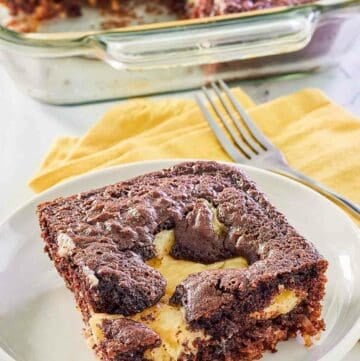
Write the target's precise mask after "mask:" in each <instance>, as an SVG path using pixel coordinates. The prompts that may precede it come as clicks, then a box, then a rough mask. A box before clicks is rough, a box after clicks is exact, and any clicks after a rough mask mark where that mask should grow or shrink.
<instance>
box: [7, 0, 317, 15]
mask: <svg viewBox="0 0 360 361" xmlns="http://www.w3.org/2000/svg"><path fill="white" fill-rule="evenodd" d="M156 1H158V2H159V1H161V0H156ZM313 1H314V0H217V1H214V0H163V2H164V3H165V5H166V6H168V7H169V8H170V9H171V10H173V11H176V12H177V13H178V14H179V15H180V16H181V17H185V18H201V17H208V16H215V15H226V14H232V13H240V12H244V11H250V10H258V9H266V8H271V7H277V6H292V5H299V4H304V3H308V2H313ZM128 2H129V1H128V0H127V1H126V0H125V1H120V0H0V4H4V5H6V6H7V7H8V8H9V10H10V13H11V14H12V15H15V16H16V15H19V14H26V15H27V16H32V18H33V19H35V20H43V19H49V18H53V17H55V16H59V15H66V16H68V17H77V16H80V15H81V13H82V8H83V7H84V6H91V7H98V8H101V9H103V10H107V11H110V12H117V13H119V14H121V13H122V9H126V6H125V7H124V3H125V4H127V3H128ZM152 3H154V0H153V1H149V4H152Z"/></svg>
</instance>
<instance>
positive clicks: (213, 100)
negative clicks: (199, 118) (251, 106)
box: [196, 80, 273, 162]
mask: <svg viewBox="0 0 360 361" xmlns="http://www.w3.org/2000/svg"><path fill="white" fill-rule="evenodd" d="M202 91H203V93H204V95H205V97H206V99H207V100H208V102H209V104H210V106H211V109H212V110H213V111H214V114H215V115H216V117H217V118H218V119H219V120H220V121H221V123H222V124H223V125H224V127H225V129H226V130H227V132H228V134H229V135H230V138H231V140H232V141H231V140H230V139H229V137H228V136H227V135H226V134H225V132H224V131H223V130H222V128H221V127H220V126H219V124H218V122H217V121H216V119H215V117H214V116H213V115H212V114H211V112H210V111H209V110H208V108H207V107H206V105H205V103H204V102H203V101H202V100H201V99H200V97H199V96H196V99H197V102H198V104H199V106H200V108H201V110H202V112H203V114H204V116H205V118H206V120H207V122H208V123H209V126H210V127H211V129H212V130H213V132H214V133H215V136H216V137H217V139H218V140H219V142H220V144H221V145H222V147H223V148H224V149H225V151H226V152H227V153H228V154H229V155H230V156H231V157H232V158H233V160H234V161H237V162H244V161H245V160H246V159H251V158H253V157H256V156H258V155H259V154H260V153H262V152H265V151H267V150H269V149H270V148H272V147H273V146H272V144H271V143H270V142H269V141H268V140H267V139H266V137H265V136H264V135H263V134H262V133H261V131H260V130H259V129H258V128H257V126H256V125H255V123H254V121H253V120H252V119H251V118H250V116H249V114H248V113H247V112H246V111H245V109H244V108H243V106H242V105H241V104H240V103H239V102H238V100H237V99H236V97H235V96H234V94H233V93H232V92H231V90H230V89H229V87H228V86H227V85H226V84H225V83H224V81H222V80H219V81H218V82H211V83H210V85H209V86H208V87H202ZM212 94H213V95H215V97H214V96H212ZM234 126H235V128H234Z"/></svg>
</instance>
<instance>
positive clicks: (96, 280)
mask: <svg viewBox="0 0 360 361" xmlns="http://www.w3.org/2000/svg"><path fill="white" fill-rule="evenodd" d="M38 215H39V221H40V226H41V230H42V237H43V239H44V242H45V250H46V252H47V253H48V255H49V256H50V258H51V259H52V261H53V262H54V264H55V266H56V268H57V270H58V272H59V274H60V275H61V276H62V277H63V278H64V280H65V282H66V285H67V287H68V288H69V289H70V290H71V291H72V292H73V293H74V295H75V299H76V302H77V306H78V308H79V309H80V311H81V313H82V316H83V319H84V323H85V335H86V337H87V339H88V342H89V344H90V346H91V347H92V348H93V349H94V350H95V352H96V354H97V355H98V357H99V358H100V359H101V360H103V361H137V360H139V361H140V360H156V361H159V360H164V361H170V360H179V361H180V360H181V361H225V360H226V361H228V360H254V359H259V358H260V357H261V356H262V354H263V353H264V352H265V351H266V350H269V351H272V352H273V351H275V350H276V344H277V343H278V342H279V341H283V340H287V339H289V338H293V337H295V336H296V335H298V334H299V335H302V337H303V339H304V341H305V344H306V345H309V344H311V338H312V336H316V335H318V334H319V333H320V332H321V331H322V330H323V329H324V321H323V320H322V318H321V300H322V298H323V296H324V288H325V284H326V276H325V271H326V269H327V261H326V260H325V259H324V258H323V257H322V256H321V255H320V254H319V253H318V251H317V250H316V249H315V247H314V246H313V245H312V244H311V243H310V242H308V241H307V240H305V239H304V237H302V236H301V235H300V234H299V233H298V232H297V231H296V230H295V229H294V228H293V227H292V226H291V225H290V224H289V223H288V222H287V220H286V218H285V216H284V215H282V214H281V213H279V212H278V211H277V210H276V209H275V208H274V207H273V206H272V205H271V203H270V202H269V201H268V200H267V198H266V196H265V195H264V194H263V193H262V192H261V191H259V189H258V188H257V187H256V185H255V184H254V183H253V182H252V181H251V180H249V179H248V178H247V176H246V175H245V174H244V173H243V172H242V171H240V170H239V169H238V168H236V167H233V166H229V165H224V164H218V163H216V162H206V161H203V162H186V163H182V164H179V165H176V166H174V167H172V168H170V169H165V170H162V171H159V172H154V173H150V174H146V175H143V176H140V177H136V178H134V179H131V180H128V181H125V182H120V183H117V184H114V185H109V186H106V187H103V188H100V189H96V190H92V191H89V192H85V193H81V194H77V195H74V196H70V197H67V198H59V199H56V200H54V201H52V202H47V203H43V204H41V205H39V207H38ZM69 337H71V336H70V335H69ZM299 347H300V346H299Z"/></svg>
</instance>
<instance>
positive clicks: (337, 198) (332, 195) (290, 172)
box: [271, 167, 360, 219]
mask: <svg viewBox="0 0 360 361" xmlns="http://www.w3.org/2000/svg"><path fill="white" fill-rule="evenodd" d="M271 171H273V172H275V173H279V174H282V175H284V176H286V177H289V178H292V179H294V180H296V181H299V182H301V183H303V184H305V185H307V186H308V187H310V188H312V189H314V190H316V191H317V192H319V193H321V194H322V195H324V196H325V197H327V198H328V199H330V200H331V201H333V202H335V203H337V204H340V205H342V206H343V207H345V208H346V209H347V210H349V211H350V212H351V213H352V214H353V215H355V216H356V218H357V219H360V206H359V205H357V204H356V203H354V202H351V201H350V200H348V199H347V198H345V197H344V196H342V195H341V194H338V193H336V192H334V191H332V190H331V189H329V188H327V187H325V186H324V185H322V184H321V183H319V182H318V181H316V180H314V179H312V178H310V177H308V176H306V175H305V174H302V173H301V172H298V171H297V170H294V169H292V168H288V167H282V168H275V169H271Z"/></svg>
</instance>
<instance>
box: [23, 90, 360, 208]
mask: <svg viewBox="0 0 360 361" xmlns="http://www.w3.org/2000/svg"><path fill="white" fill-rule="evenodd" d="M233 92H234V94H235V95H236V97H237V98H238V100H239V101H240V102H241V103H242V104H243V106H244V107H245V108H246V109H247V110H248V112H249V114H250V115H251V117H252V118H253V119H254V120H255V121H256V123H257V124H258V126H259V127H260V128H261V129H262V130H263V132H264V133H265V134H266V135H267V136H268V137H269V138H270V139H271V141H272V142H273V143H274V144H275V145H276V146H277V147H279V148H280V149H281V150H282V151H283V153H284V154H285V156H286V158H287V159H288V161H289V163H290V164H291V165H292V166H293V167H294V168H296V169H298V170H300V171H302V172H303V173H305V174H307V175H309V176H311V177H313V178H315V179H317V180H319V181H320V182H322V183H324V184H326V185H328V186H329V187H331V188H332V189H334V190H336V191H338V192H339V193H341V194H343V195H345V196H346V197H348V198H349V199H352V200H353V201H355V202H360V119H358V118H356V117H354V116H353V115H351V114H350V113H348V112H347V111H346V110H344V109H343V108H341V107H340V106H338V105H336V104H334V103H333V102H331V100H330V99H328V98H327V97H326V96H325V95H324V94H323V93H322V92H321V91H319V90H317V89H305V90H302V91H299V92H297V93H294V94H291V95H288V96H284V97H281V98H278V99H276V100H273V101H270V102H268V103H265V104H261V105H256V104H255V103H254V102H253V101H252V100H251V99H250V98H249V97H248V96H247V95H246V94H245V93H244V92H243V91H241V90H240V89H233ZM166 158H168V159H169V158H198V159H211V160H223V161H231V159H230V158H229V157H228V155H227V154H226V153H225V152H224V151H223V149H222V148H221V146H220V145H219V143H218V142H217V140H216V138H215V137H214V135H213V134H212V131H211V130H210V128H209V126H208V125H207V123H206V122H205V120H204V118H203V116H202V114H201V112H200V110H199V109H198V107H197V105H196V103H195V102H194V101H193V100H188V99H173V98H168V99H163V100H156V101H154V100H148V99H135V100H131V101H128V102H126V103H121V104H120V105H118V106H116V107H114V108H112V109H111V110H109V111H108V112H107V113H106V114H105V115H104V117H103V118H102V119H100V120H99V121H98V122H97V123H96V124H95V125H94V126H93V127H92V128H91V129H90V130H89V131H88V132H87V133H86V134H85V135H84V136H83V137H80V138H70V137H65V138H59V139H57V140H55V142H54V144H53V145H52V147H51V149H50V151H49V153H48V154H47V155H46V157H45V159H44V161H43V163H42V165H41V167H40V169H39V170H38V172H36V174H35V176H34V177H33V178H32V179H31V180H30V183H29V185H30V187H31V188H32V189H33V190H34V191H35V192H41V191H43V190H45V189H47V188H49V187H51V186H53V185H54V184H56V183H58V182H61V181H63V180H64V179H67V178H69V177H73V176H76V175H79V174H82V173H85V172H88V171H91V170H93V169H98V168H104V167H109V166H113V165H116V164H122V163H128V162H134V161H140V160H147V159H166Z"/></svg>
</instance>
